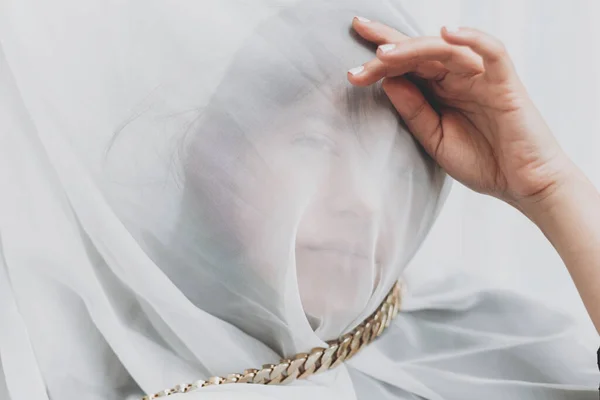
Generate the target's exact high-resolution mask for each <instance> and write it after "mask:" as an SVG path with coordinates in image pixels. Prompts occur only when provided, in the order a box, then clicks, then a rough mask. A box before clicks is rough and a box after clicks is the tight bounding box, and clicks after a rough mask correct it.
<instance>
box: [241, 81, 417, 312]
mask: <svg viewBox="0 0 600 400" xmlns="http://www.w3.org/2000/svg"><path fill="white" fill-rule="evenodd" d="M347 90H348V89H346V87H345V86H342V87H341V89H338V90H332V89H327V90H319V91H315V92H312V93H310V94H308V95H306V96H304V97H303V98H301V99H299V100H298V101H297V102H295V104H294V105H293V106H289V107H285V108H283V111H282V112H281V113H280V114H278V115H276V116H274V118H273V119H272V121H271V122H270V123H269V124H268V127H267V128H266V129H265V131H264V132H260V134H257V135H256V137H255V138H252V139H251V140H252V146H249V149H248V151H247V152H244V154H243V155H242V157H241V159H240V160H239V161H240V162H239V165H240V166H241V168H240V169H239V171H238V172H239V173H238V174H237V181H236V184H235V187H236V196H238V197H239V199H240V200H241V202H240V203H239V204H241V206H240V207H239V208H238V209H237V210H236V211H235V212H234V215H235V218H234V219H235V221H236V226H237V228H239V229H240V234H241V238H242V240H243V241H244V242H246V243H247V244H248V246H247V248H248V252H250V253H252V254H253V256H252V257H251V258H252V259H254V260H255V261H256V265H257V268H258V269H261V268H262V269H263V272H262V273H265V275H268V274H271V273H276V272H274V271H277V268H278V267H281V266H277V265H270V262H272V261H271V260H267V259H266V258H267V257H268V249H269V248H278V249H279V250H283V249H286V248H287V249H289V250H290V252H291V253H292V257H291V258H292V259H293V261H295V266H296V276H297V279H298V286H299V292H300V297H301V300H302V305H303V307H304V309H305V312H306V313H307V314H309V315H311V316H312V317H315V318H320V317H323V316H326V315H332V314H336V315H340V316H341V315H346V314H347V315H352V314H356V313H357V312H360V311H361V310H362V308H364V306H365V304H366V302H367V301H368V299H369V298H370V296H371V295H372V292H373V289H374V288H375V287H376V285H377V283H378V282H379V280H380V279H381V276H382V274H385V273H389V272H390V270H391V269H393V266H394V265H398V264H399V263H401V262H403V261H404V260H403V259H402V258H403V256H405V254H404V255H403V254H402V251H398V250H399V243H406V242H403V240H404V239H403V237H402V235H403V233H402V232H403V231H402V229H401V227H402V226H405V225H408V221H407V219H408V217H409V212H408V211H409V208H410V207H408V206H410V203H411V196H412V191H413V190H415V188H413V187H412V185H413V181H412V173H413V172H414V170H416V169H419V168H423V169H425V168H426V166H425V161H424V159H423V158H422V156H421V154H420V151H419V150H418V148H417V146H416V145H415V143H414V141H413V140H412V139H411V138H410V137H409V136H408V133H406V132H405V131H404V130H402V129H401V127H400V125H399V121H398V118H397V116H396V114H395V112H394V111H393V109H392V108H391V107H390V106H389V103H388V102H387V99H384V98H378V99H377V100H376V99H375V97H374V96H373V91H372V90H371V89H350V90H357V91H356V92H351V93H350V94H349V92H348V91H347ZM379 97H381V95H379ZM413 211H414V210H413ZM413 231H414V227H413ZM273 232H277V233H276V234H273ZM406 244H408V243H406ZM400 250H401V247H400ZM266 271H268V272H266ZM395 272H396V273H399V271H397V270H396V271H395ZM257 273H258V274H261V272H260V271H257ZM266 279H267V280H268V278H266Z"/></svg>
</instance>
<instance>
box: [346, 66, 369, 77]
mask: <svg viewBox="0 0 600 400" xmlns="http://www.w3.org/2000/svg"><path fill="white" fill-rule="evenodd" d="M364 70H365V66H364V65H361V66H360V67H354V68H352V69H350V70H348V72H349V73H350V75H358V74H360V73H361V72H363V71H364Z"/></svg>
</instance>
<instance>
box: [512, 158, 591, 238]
mask: <svg viewBox="0 0 600 400" xmlns="http://www.w3.org/2000/svg"><path fill="white" fill-rule="evenodd" d="M560 171H561V172H560V173H559V174H558V176H557V178H556V179H555V180H554V182H553V183H552V184H551V185H548V187H547V188H545V189H544V190H543V191H541V192H539V193H536V194H535V195H533V196H529V197H527V198H523V199H519V200H518V201H516V202H514V203H513V206H515V207H516V208H517V209H519V210H520V211H521V212H522V213H523V214H524V215H525V216H526V217H528V218H529V219H530V220H531V221H532V222H534V223H535V224H536V225H538V226H540V224H543V222H544V220H545V219H546V218H549V217H551V216H553V215H556V214H557V213H560V212H561V211H563V210H565V209H567V208H569V207H570V206H571V205H576V204H577V202H578V199H580V198H581V196H582V195H583V194H586V193H587V194H590V193H594V194H596V193H597V192H596V189H595V188H594V186H593V185H592V183H591V182H590V181H589V180H588V179H587V178H586V176H585V175H584V174H583V172H581V170H579V168H577V166H575V165H574V164H573V163H572V162H571V161H570V160H567V161H565V163H564V164H563V166H562V168H561V169H560ZM540 227H541V226H540Z"/></svg>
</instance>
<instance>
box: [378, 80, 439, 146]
mask: <svg viewBox="0 0 600 400" xmlns="http://www.w3.org/2000/svg"><path fill="white" fill-rule="evenodd" d="M383 90H384V91H385V93H386V94H387V96H388V97H389V98H390V101H391V102H392V104H393V105H394V107H395V108H396V110H398V113H399V114H400V116H401V117H402V119H403V120H404V122H405V123H406V125H407V126H408V128H409V129H410V131H411V133H412V134H413V135H414V136H415V137H416V138H417V140H418V141H419V142H420V143H421V145H422V146H423V148H424V149H425V151H426V152H427V153H429V155H431V156H432V157H433V158H435V157H436V154H437V151H438V148H439V145H440V143H441V141H442V137H443V135H442V125H441V119H440V116H439V115H438V113H437V112H436V111H435V110H434V109H433V107H431V104H429V103H428V102H427V100H426V99H425V96H424V95H423V93H422V92H421V91H420V90H419V88H418V87H417V86H416V85H415V84H414V83H412V82H411V81H409V80H408V79H406V78H404V77H396V78H387V79H385V80H384V81H383Z"/></svg>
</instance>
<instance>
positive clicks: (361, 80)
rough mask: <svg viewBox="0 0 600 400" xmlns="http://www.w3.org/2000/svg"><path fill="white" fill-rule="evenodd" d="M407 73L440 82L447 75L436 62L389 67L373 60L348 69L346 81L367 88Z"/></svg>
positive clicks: (376, 59) (446, 71)
mask: <svg viewBox="0 0 600 400" xmlns="http://www.w3.org/2000/svg"><path fill="white" fill-rule="evenodd" d="M408 73H412V74H413V75H415V76H418V77H420V78H423V79H427V80H440V79H443V77H444V76H445V75H446V74H447V73H448V70H447V69H446V68H445V67H444V66H443V65H442V64H441V63H436V62H430V63H426V64H422V65H416V64H408V63H407V64H404V65H397V66H390V65H387V64H385V63H383V62H382V61H381V60H379V59H378V58H375V59H373V60H371V61H369V62H366V63H364V64H363V65H361V66H358V67H356V68H352V69H350V70H349V71H348V80H349V81H350V83H352V84H353V85H356V86H369V85H372V84H374V83H375V82H378V81H379V80H381V79H382V78H386V77H394V76H401V75H404V74H408Z"/></svg>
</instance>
